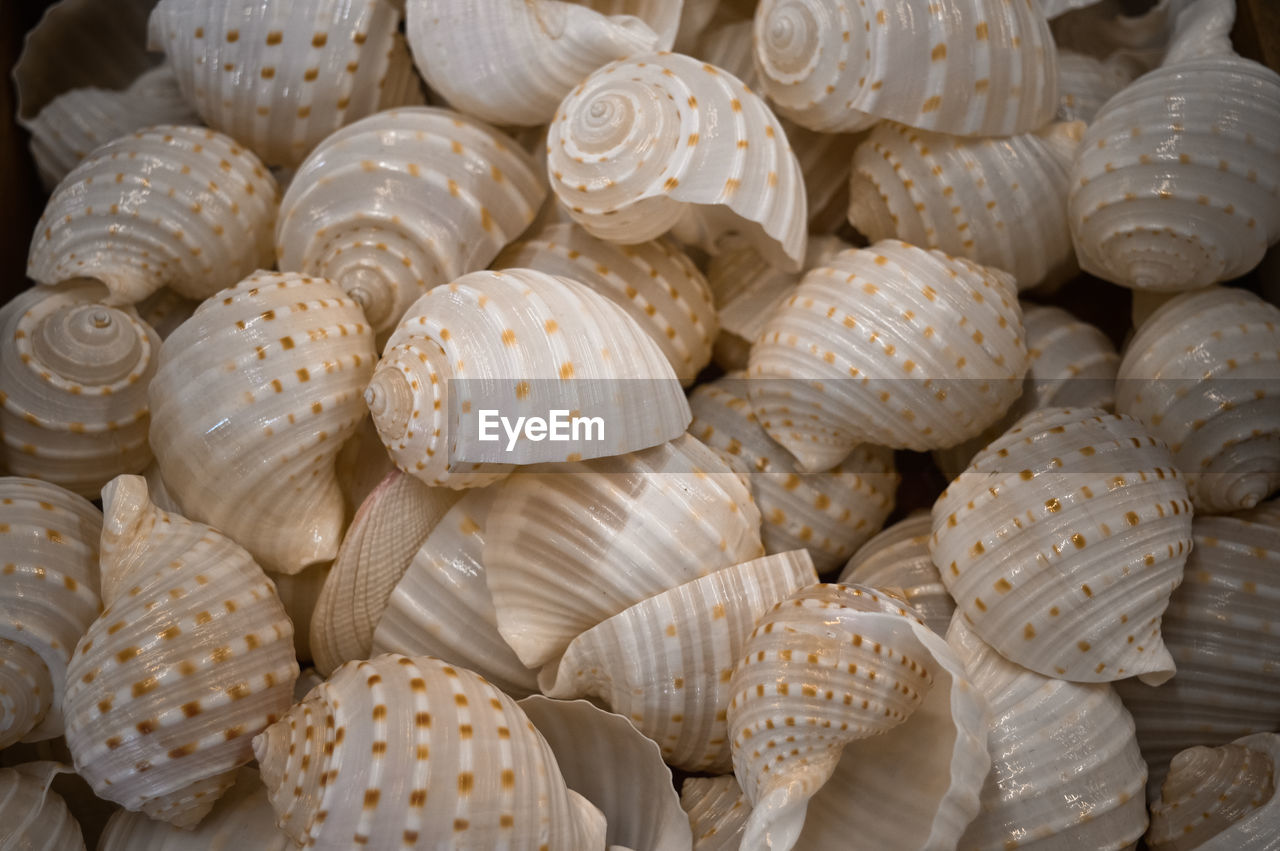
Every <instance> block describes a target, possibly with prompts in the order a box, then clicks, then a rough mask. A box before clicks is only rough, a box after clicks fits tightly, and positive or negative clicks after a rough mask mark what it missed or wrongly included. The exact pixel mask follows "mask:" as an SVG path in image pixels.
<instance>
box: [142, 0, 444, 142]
mask: <svg viewBox="0 0 1280 851" xmlns="http://www.w3.org/2000/svg"><path fill="white" fill-rule="evenodd" d="M399 24H400V10H399V9H398V8H397V4H396V3H393V2H388V0H354V2H349V0H300V2H263V0H214V2H206V0H160V2H159V3H158V4H157V5H156V8H155V10H154V11H153V12H152V13H151V20H150V22H149V25H148V30H147V39H148V45H147V46H148V48H149V49H151V50H162V51H164V53H165V55H166V56H167V57H168V59H169V62H170V63H171V64H172V65H173V70H174V74H175V75H176V76H177V78H178V86H179V87H180V88H181V89H182V93H183V95H185V96H186V98H187V100H188V101H189V102H190V103H191V105H192V106H194V107H195V109H196V112H198V113H199V114H200V116H201V117H202V118H203V119H204V120H205V123H207V124H208V125H209V126H210V127H212V128H214V129H215V130H220V131H221V132H223V133H226V134H227V135H228V136H232V137H234V138H235V139H236V140H237V141H239V142H240V143H241V144H243V145H246V146H247V147H248V148H250V149H251V150H252V151H253V152H254V153H255V154H257V155H258V156H259V157H261V158H262V160H263V161H264V162H266V163H267V165H270V166H296V165H297V164H298V163H300V162H302V160H303V158H305V157H306V156H307V154H308V152H310V150H311V149H312V148H313V147H315V146H316V144H317V143H319V142H320V140H321V139H323V138H325V137H326V136H328V135H329V134H330V133H332V132H333V131H335V130H337V129H338V128H339V127H342V126H344V125H346V124H350V123H351V122H352V121H355V120H357V119H360V118H363V117H365V116H366V115H370V114H372V113H374V112H377V111H378V110H379V109H385V108H387V107H392V106H403V105H406V104H414V103H422V102H423V98H422V94H421V92H420V91H419V86H418V85H417V81H416V79H415V77H414V74H413V67H412V64H411V60H410V57H409V51H408V48H407V47H406V45H405V43H404V39H403V38H401V37H399V36H398V35H397V33H396V28H397V27H398V26H399ZM206 60H207V61H206Z"/></svg>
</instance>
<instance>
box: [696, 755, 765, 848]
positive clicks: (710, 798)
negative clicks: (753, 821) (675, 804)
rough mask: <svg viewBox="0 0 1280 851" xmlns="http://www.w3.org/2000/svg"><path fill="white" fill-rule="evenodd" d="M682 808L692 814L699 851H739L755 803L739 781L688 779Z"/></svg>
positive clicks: (717, 778) (729, 776)
mask: <svg viewBox="0 0 1280 851" xmlns="http://www.w3.org/2000/svg"><path fill="white" fill-rule="evenodd" d="M680 806H682V807H684V809H685V811H686V812H687V813H688V814H689V824H690V826H691V827H692V828H693V847H694V849H695V851H738V848H739V847H740V846H741V845H742V831H743V830H744V829H745V828H746V826H747V818H748V817H749V816H750V815H751V802H750V801H748V800H747V796H746V794H745V793H744V792H743V791H742V787H741V786H739V785H738V779H737V778H736V777H734V776H733V775H732V774H726V775H723V776H720V777H686V778H685V779H684V784H683V785H682V786H681V787H680Z"/></svg>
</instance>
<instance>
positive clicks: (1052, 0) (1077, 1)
mask: <svg viewBox="0 0 1280 851" xmlns="http://www.w3.org/2000/svg"><path fill="white" fill-rule="evenodd" d="M1039 2H1040V10H1041V11H1042V12H1043V13H1044V16H1045V18H1047V19H1048V20H1050V21H1052V20H1053V19H1054V18H1057V17H1059V16H1061V15H1065V14H1066V13H1067V12H1071V11H1074V10H1076V9H1083V8H1086V7H1088V6H1092V5H1093V4H1094V3H1097V2H1099V0H1039Z"/></svg>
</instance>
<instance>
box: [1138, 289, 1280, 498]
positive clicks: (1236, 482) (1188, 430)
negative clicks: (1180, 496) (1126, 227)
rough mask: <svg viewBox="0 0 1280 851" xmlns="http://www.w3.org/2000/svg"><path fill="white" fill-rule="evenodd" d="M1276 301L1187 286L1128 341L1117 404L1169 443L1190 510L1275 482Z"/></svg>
mask: <svg viewBox="0 0 1280 851" xmlns="http://www.w3.org/2000/svg"><path fill="white" fill-rule="evenodd" d="M1277 361H1280V308H1277V307H1275V306H1274V305H1271V304H1268V303H1267V302H1265V301H1263V300H1262V299H1260V298H1258V297H1257V296H1256V295H1254V294H1253V293H1250V292H1248V291H1245V290H1238V289H1229V288H1223V287H1213V288H1212V289H1207V290H1203V291H1201V292H1195V293H1186V294H1184V295H1182V296H1179V297H1178V298H1175V299H1172V300H1170V301H1169V302H1168V303H1166V304H1165V305H1163V306H1162V307H1160V308H1159V309H1158V310H1156V312H1155V313H1153V314H1152V315H1151V316H1150V318H1148V320H1147V321H1146V322H1144V323H1143V325H1142V327H1141V328H1139V329H1138V333H1137V334H1136V335H1135V336H1134V338H1133V340H1132V341H1131V342H1130V343H1129V347H1128V349H1127V350H1126V351H1125V355H1124V360H1123V361H1122V362H1121V364H1120V372H1119V375H1118V376H1117V381H1116V410H1118V411H1120V412H1122V413H1125V414H1129V415H1131V416H1134V417H1137V418H1138V419H1140V420H1142V422H1143V423H1144V424H1146V426H1147V427H1148V428H1150V429H1151V432H1152V433H1153V434H1155V435H1157V436H1158V437H1160V439H1162V440H1164V441H1165V442H1167V443H1168V444H1169V449H1170V451H1171V452H1172V453H1173V458H1174V461H1175V462H1176V463H1177V465H1178V469H1180V470H1182V471H1183V472H1184V473H1185V474H1186V477H1187V489H1188V490H1189V491H1190V492H1191V502H1192V504H1193V505H1195V507H1196V511H1197V512H1203V513H1206V514H1222V513H1226V512H1230V511H1237V510H1240V509H1243V508H1252V507H1253V506H1254V505H1256V504H1257V503H1258V502H1260V501H1262V500H1263V499H1265V498H1266V497H1267V496H1268V495H1269V494H1271V493H1273V492H1274V491H1275V490H1276V489H1277V488H1280V451H1278V450H1277V447H1276V437H1277V435H1278V434H1280V373H1277Z"/></svg>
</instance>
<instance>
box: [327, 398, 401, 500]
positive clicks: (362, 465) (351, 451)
mask: <svg viewBox="0 0 1280 851" xmlns="http://www.w3.org/2000/svg"><path fill="white" fill-rule="evenodd" d="M334 464H335V468H336V470H337V474H338V486H339V487H340V488H342V498H343V501H344V502H345V503H346V506H347V516H348V517H350V518H354V517H355V515H356V512H357V511H358V510H359V509H360V506H362V505H364V501H365V500H366V499H368V498H369V494H371V493H373V491H374V489H375V488H376V487H377V486H378V485H380V484H382V480H383V479H385V478H386V477H387V476H389V475H390V474H391V473H392V472H393V471H394V470H395V469H396V465H395V462H394V461H392V460H391V456H390V455H388V454H387V448H386V447H385V446H383V445H382V438H381V437H380V436H379V435H378V429H377V427H376V426H375V425H374V424H373V418H372V417H364V418H362V419H361V420H360V425H359V426H358V427H357V428H356V433H355V434H353V435H352V436H351V437H350V438H348V439H347V442H346V443H344V444H342V449H341V450H340V451H339V452H338V457H337V460H336V461H335V462H334Z"/></svg>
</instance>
